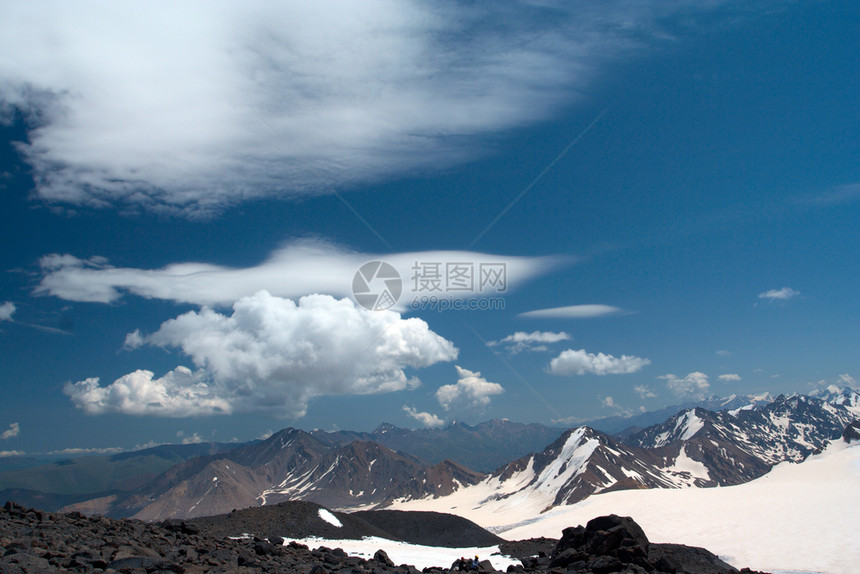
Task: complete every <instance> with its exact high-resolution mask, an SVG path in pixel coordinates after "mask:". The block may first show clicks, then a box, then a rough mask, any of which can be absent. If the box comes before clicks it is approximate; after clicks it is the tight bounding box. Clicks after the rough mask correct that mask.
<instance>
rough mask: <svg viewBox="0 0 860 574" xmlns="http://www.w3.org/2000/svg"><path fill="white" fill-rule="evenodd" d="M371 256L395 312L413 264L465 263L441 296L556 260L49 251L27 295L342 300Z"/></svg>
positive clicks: (327, 249) (323, 251)
mask: <svg viewBox="0 0 860 574" xmlns="http://www.w3.org/2000/svg"><path fill="white" fill-rule="evenodd" d="M373 260H382V261H385V262H387V263H389V264H391V265H392V266H394V268H395V269H396V270H397V272H398V273H399V274H400V279H401V283H402V288H403V293H402V295H401V297H400V307H399V308H401V309H402V308H404V307H405V306H408V305H409V303H410V302H411V301H412V299H413V298H414V297H416V296H420V295H421V294H424V295H426V294H427V293H426V292H425V291H422V289H423V287H424V286H423V285H422V284H421V283H420V280H421V279H423V278H425V277H426V274H425V273H424V272H423V271H422V270H420V269H419V270H414V269H413V268H414V267H415V266H416V262H417V263H419V264H420V263H431V264H434V265H435V264H439V265H440V269H441V270H442V276H443V278H444V277H445V276H446V275H445V269H446V263H448V262H461V263H462V262H468V265H469V267H470V268H471V269H472V272H473V276H474V278H475V282H474V286H473V289H472V290H452V291H446V292H445V295H446V296H451V297H460V298H463V297H473V296H476V294H477V295H497V294H498V293H499V291H498V290H499V289H503V290H504V291H509V290H513V289H515V288H516V287H517V286H519V285H521V284H522V283H524V282H525V281H528V280H529V279H531V278H533V277H535V276H537V275H539V274H541V273H544V272H546V271H548V270H549V269H551V268H552V267H554V266H556V265H559V264H561V262H562V260H561V258H556V257H509V256H502V255H490V254H486V253H474V252H469V251H421V252H412V253H392V254H386V255H376V254H370V253H356V252H352V251H348V250H345V249H343V248H340V247H337V246H335V245H332V244H330V243H327V242H324V241H301V242H297V243H292V244H290V245H288V246H286V247H283V248H281V249H278V250H277V251H275V252H274V253H272V254H271V256H270V257H269V258H268V259H267V260H266V261H264V262H262V263H260V264H258V265H255V266H252V267H246V268H233V267H224V266H220V265H212V264H209V263H195V262H186V263H175V264H171V265H168V266H166V267H162V268H161V269H135V268H121V267H111V266H110V265H108V263H107V261H106V260H105V259H104V258H95V259H94V258H90V259H87V260H83V259H78V258H77V257H74V256H72V255H57V254H53V255H46V256H44V257H42V259H41V260H40V261H39V263H40V265H41V267H42V271H43V274H44V276H43V278H42V280H41V282H40V283H39V285H38V286H37V287H36V289H35V293H36V294H47V295H53V296H55V297H59V298H61V299H66V300H68V301H80V302H92V303H111V302H114V301H116V300H118V299H119V298H120V297H122V295H123V293H131V294H134V295H137V296H140V297H145V298H148V299H165V300H169V301H176V302H180V303H192V304H196V305H231V304H232V303H233V302H234V301H237V300H238V299H239V298H241V297H246V296H250V295H253V294H254V293H256V292H257V291H259V290H260V289H265V290H267V291H268V292H269V293H271V294H272V295H276V296H279V297H292V298H295V297H300V296H302V295H307V294H310V293H323V294H327V295H332V296H335V297H349V296H352V287H353V277H354V276H355V273H356V271H358V269H359V268H360V267H361V266H362V265H364V264H365V263H367V262H368V261H373ZM491 265H494V266H501V265H503V266H504V285H497V284H493V283H492V282H491V281H489V280H486V281H485V282H484V284H483V285H482V284H481V282H480V274H481V270H482V269H485V270H486V269H489V268H490V267H489V266H491ZM482 266H483V267H482ZM371 287H373V285H371ZM442 288H443V289H444V288H445V286H444V285H443V286H442ZM136 343H137V341H136V339H134V338H133V337H132V339H131V340H130V341H129V340H127V341H126V344H132V345H133V344H136Z"/></svg>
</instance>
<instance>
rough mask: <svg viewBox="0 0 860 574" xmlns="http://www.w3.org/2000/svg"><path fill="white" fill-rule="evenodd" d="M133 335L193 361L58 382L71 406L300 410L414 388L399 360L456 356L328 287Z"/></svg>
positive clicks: (93, 409)
mask: <svg viewBox="0 0 860 574" xmlns="http://www.w3.org/2000/svg"><path fill="white" fill-rule="evenodd" d="M142 339H143V341H144V342H145V344H147V345H152V346H158V347H164V348H176V349H179V350H181V351H182V353H184V354H185V355H186V356H188V357H189V358H190V359H191V361H192V362H193V363H194V365H195V367H196V370H191V369H190V368H187V367H184V366H179V367H177V368H176V369H174V370H172V371H170V372H168V373H166V374H165V375H164V376H162V377H159V378H155V377H154V374H153V373H152V372H150V371H145V370H138V371H135V372H133V373H129V374H128V375H124V376H123V377H120V378H119V379H117V380H116V381H114V382H113V383H111V384H109V385H107V386H100V385H99V380H98V379H97V378H91V379H86V380H84V381H80V382H77V383H74V384H68V385H66V388H65V392H66V393H67V394H68V395H69V396H70V397H71V398H72V401H73V402H74V403H75V405H76V406H77V407H79V408H81V409H83V410H84V411H85V412H87V413H90V414H99V413H104V412H121V413H126V414H134V415H156V416H169V417H184V416H198V415H209V414H228V413H232V412H265V413H269V414H273V415H276V416H284V417H301V416H303V415H304V414H305V412H306V410H307V407H308V403H309V401H310V400H311V399H313V398H314V397H317V396H323V395H345V394H372V393H385V392H392V391H399V390H403V389H409V388H414V387H415V386H417V385H418V384H420V382H419V381H418V379H417V378H414V377H412V378H410V377H407V375H406V373H405V371H404V369H407V368H415V369H418V368H422V367H427V366H430V365H432V364H435V363H438V362H440V361H453V360H454V359H456V357H457V349H456V348H455V347H454V345H453V344H452V343H451V342H450V341H448V340H446V339H444V338H442V337H440V336H439V335H437V334H436V333H434V332H433V331H431V330H430V328H429V327H428V325H427V323H426V322H424V321H422V320H421V319H418V318H409V319H403V318H401V316H400V314H399V313H395V312H393V311H366V310H365V309H363V308H361V307H358V306H357V305H356V304H354V303H353V302H352V301H350V300H349V299H340V300H338V299H335V298H333V297H330V296H328V295H309V296H306V297H302V298H301V299H299V301H298V302H294V301H293V300H291V299H284V298H280V297H275V296H273V295H271V294H269V293H267V292H265V291H261V292H259V293H256V294H255V295H252V296H250V297H244V298H242V299H240V300H239V301H237V302H236V303H235V304H234V305H233V313H232V314H231V315H224V314H221V313H218V312H216V311H214V310H212V309H210V308H206V307H204V308H203V309H201V310H200V311H190V312H188V313H185V314H183V315H180V316H179V317H176V318H175V319H170V320H168V321H166V322H164V323H162V325H161V327H160V328H159V329H158V331H156V332H155V333H152V334H150V335H146V336H144V337H142Z"/></svg>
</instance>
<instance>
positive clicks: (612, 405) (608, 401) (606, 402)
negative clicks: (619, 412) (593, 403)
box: [600, 396, 618, 409]
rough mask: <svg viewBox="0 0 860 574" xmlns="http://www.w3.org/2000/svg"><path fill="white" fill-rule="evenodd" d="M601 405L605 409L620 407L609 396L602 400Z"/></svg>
mask: <svg viewBox="0 0 860 574" xmlns="http://www.w3.org/2000/svg"><path fill="white" fill-rule="evenodd" d="M600 404H602V405H603V406H604V407H609V408H611V409H614V408H617V407H618V405H616V404H615V399H613V398H612V397H609V396H606V397H603V398H602V399H600Z"/></svg>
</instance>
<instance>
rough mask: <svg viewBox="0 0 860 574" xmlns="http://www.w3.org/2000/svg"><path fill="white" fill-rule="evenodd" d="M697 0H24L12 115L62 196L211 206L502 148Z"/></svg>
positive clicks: (6, 80)
mask: <svg viewBox="0 0 860 574" xmlns="http://www.w3.org/2000/svg"><path fill="white" fill-rule="evenodd" d="M688 6H696V7H699V4H698V3H695V2H692V1H691V0H690V1H684V2H680V3H679V2H672V3H665V2H659V1H656V0H655V1H651V2H636V3H630V2H608V3H595V4H594V5H593V6H590V7H588V8H587V9H583V8H582V7H580V6H578V5H577V6H569V7H568V6H565V5H564V4H556V5H552V6H550V5H546V6H544V5H543V4H542V3H516V4H506V5H505V6H496V5H492V6H490V5H486V6H485V5H482V4H477V5H476V4H471V3H466V4H451V3H432V2H429V3H428V2H416V1H399V0H398V1H394V0H369V1H365V2H350V1H348V0H342V1H337V2H319V3H277V4H268V3H241V4H239V3H231V2H202V1H197V2H188V3H185V4H183V7H182V10H180V11H178V12H177V11H175V10H172V9H169V8H168V6H167V5H165V4H162V3H143V4H139V5H138V4H134V5H130V4H126V3H111V4H108V5H105V4H102V3H86V2H85V3H74V4H70V3H68V2H62V1H59V0H57V1H55V2H47V3H39V5H33V4H32V3H26V2H20V3H18V2H16V3H12V4H11V5H9V6H8V7H6V8H5V9H4V17H3V19H2V20H0V53H6V54H11V53H14V54H16V57H15V58H5V59H3V60H2V61H0V114H3V115H5V119H6V120H7V121H8V119H9V118H10V117H11V116H12V114H13V113H15V112H19V113H21V114H23V115H24V116H25V118H27V120H28V121H29V123H30V126H29V133H28V134H27V138H26V140H25V142H26V143H21V144H20V145H19V149H20V151H21V153H22V154H23V155H24V157H25V159H26V161H27V162H28V163H29V164H30V165H31V166H32V168H33V173H34V180H35V183H36V189H35V192H36V195H37V196H38V197H39V198H42V199H43V200H44V201H47V202H53V203H62V204H69V205H89V206H95V207H103V206H108V205H117V204H119V205H123V206H125V207H131V208H144V209H151V210H154V211H161V212H164V211H168V212H171V213H176V212H179V213H183V214H188V215H199V214H201V213H203V214H209V213H213V212H217V211H218V210H220V209H223V208H225V207H227V206H229V205H231V204H234V203H236V202H239V201H244V200H250V199H255V198H260V197H271V196H296V195H308V194H315V193H331V192H332V191H333V190H334V189H336V188H342V187H344V186H348V185H351V184H354V183H356V182H367V181H374V180H379V179H383V178H387V177H391V176H393V175H398V174H402V173H404V172H408V171H412V170H417V169H424V168H429V167H433V168H435V167H439V166H445V165H450V164H454V163H458V162H462V161H467V160H469V159H471V158H474V157H476V156H479V155H481V154H483V153H486V145H484V141H485V139H482V138H481V136H485V135H486V134H488V133H498V132H499V131H501V130H506V129H511V128H516V127H520V126H523V125H528V124H530V123H534V122H538V121H541V120H545V119H546V118H547V117H550V115H551V114H552V113H553V112H554V111H555V110H557V109H559V108H561V107H563V106H568V105H570V104H571V102H574V101H576V99H577V98H578V97H579V96H578V94H581V93H582V92H583V90H584V89H586V88H587V86H588V85H589V84H590V81H591V79H592V78H593V77H594V76H595V74H597V73H598V72H599V69H600V68H601V67H602V66H603V65H605V63H606V62H607V61H610V60H613V59H616V58H619V57H621V55H623V54H629V53H632V49H633V48H634V47H641V46H642V45H643V43H644V42H647V41H649V40H650V39H654V38H661V39H662V38H667V37H668V35H667V34H666V33H664V32H663V31H662V29H661V26H660V24H661V23H662V22H664V21H665V20H666V19H667V18H669V17H671V16H673V15H675V14H683V15H684V16H685V18H686V19H687V21H690V15H689V14H688V13H687V11H686V10H685V9H686V7H688ZM501 23H503V25H502V24H501ZM22 46H26V47H27V49H26V50H22V49H21V47H22ZM0 119H3V118H0Z"/></svg>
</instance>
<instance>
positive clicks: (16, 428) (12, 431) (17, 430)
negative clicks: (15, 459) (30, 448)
mask: <svg viewBox="0 0 860 574" xmlns="http://www.w3.org/2000/svg"><path fill="white" fill-rule="evenodd" d="M19 434H21V425H19V424H18V423H12V424H10V425H9V428H8V429H7V430H4V431H3V432H2V433H0V440H6V439H10V438H14V437H16V436H18V435H19Z"/></svg>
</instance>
